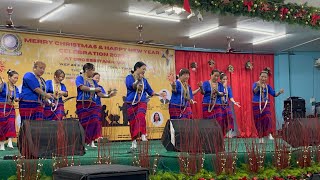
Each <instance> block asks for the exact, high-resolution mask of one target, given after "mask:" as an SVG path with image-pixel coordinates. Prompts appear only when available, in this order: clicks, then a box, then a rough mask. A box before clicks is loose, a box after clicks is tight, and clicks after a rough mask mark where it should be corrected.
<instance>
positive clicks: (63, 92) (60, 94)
mask: <svg viewBox="0 0 320 180" xmlns="http://www.w3.org/2000/svg"><path fill="white" fill-rule="evenodd" d="M65 94H66V92H65V91H59V92H58V95H59V97H61V96H64V95H65Z"/></svg>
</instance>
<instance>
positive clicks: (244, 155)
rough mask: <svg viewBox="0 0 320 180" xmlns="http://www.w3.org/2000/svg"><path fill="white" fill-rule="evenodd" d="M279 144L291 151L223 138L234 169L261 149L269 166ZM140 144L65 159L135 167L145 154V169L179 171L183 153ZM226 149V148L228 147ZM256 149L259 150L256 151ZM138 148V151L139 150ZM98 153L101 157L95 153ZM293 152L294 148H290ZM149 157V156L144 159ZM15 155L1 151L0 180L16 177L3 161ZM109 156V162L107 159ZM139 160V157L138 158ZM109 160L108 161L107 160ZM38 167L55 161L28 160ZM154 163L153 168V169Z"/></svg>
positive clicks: (207, 162) (207, 163)
mask: <svg viewBox="0 0 320 180" xmlns="http://www.w3.org/2000/svg"><path fill="white" fill-rule="evenodd" d="M276 142H277V144H278V145H279V144H280V143H281V147H287V148H290V146H289V145H288V144H287V143H286V142H284V141H283V140H281V139H277V140H267V139H266V140H265V143H263V144H260V143H259V142H258V139H253V138H241V139H240V138H233V139H225V147H226V149H229V150H231V151H234V150H236V152H237V153H236V154H237V160H236V164H237V166H240V165H241V164H243V163H247V162H248V151H251V150H250V149H255V150H262V151H263V152H265V162H264V164H270V163H272V162H273V156H274V152H275V147H276V146H275V144H276ZM139 145H140V153H139V151H138V152H134V153H132V152H128V151H129V149H130V146H131V142H128V141H126V142H107V143H101V146H99V147H98V148H91V147H88V146H87V147H86V148H87V151H86V154H85V155H84V156H75V157H73V162H72V160H71V159H72V157H69V158H68V164H69V165H70V164H71V163H73V164H74V165H91V164H97V163H99V158H98V157H99V156H100V157H101V158H100V162H102V163H105V162H106V161H109V160H111V163H112V164H123V165H136V164H137V163H138V161H139V156H140V155H141V154H144V156H143V159H141V160H143V161H148V162H149V163H147V164H148V166H149V167H148V168H150V169H152V168H155V167H156V171H171V172H180V167H181V166H180V165H179V156H180V157H181V156H182V155H183V154H184V155H186V153H180V152H168V151H167V150H166V149H165V148H164V146H163V145H162V144H161V141H160V140H150V141H148V142H147V143H143V144H141V143H139ZM227 147H229V148H227ZM256 148H258V149H256ZM138 149H139V148H138ZM98 150H100V154H99V153H98V152H99V151H98ZM292 151H293V152H294V149H292ZM145 154H148V156H145ZM8 155H9V156H14V155H19V151H18V148H17V147H16V145H15V147H14V149H13V150H6V151H0V171H1V173H0V179H7V178H9V177H10V176H13V175H16V162H15V161H14V160H12V159H11V160H4V156H8ZM202 155H204V156H203V157H204V163H203V167H204V169H206V170H213V163H212V155H211V154H202ZM108 157H110V159H109V158H108ZM140 157H142V156H140ZM294 157H295V155H294V153H292V160H294ZM107 159H108V160H107ZM32 161H33V163H34V164H35V165H37V164H38V163H41V164H43V167H42V168H41V174H45V175H47V176H51V175H52V170H53V166H54V164H55V162H54V161H56V162H57V160H52V159H40V160H29V162H32ZM155 164H156V166H155Z"/></svg>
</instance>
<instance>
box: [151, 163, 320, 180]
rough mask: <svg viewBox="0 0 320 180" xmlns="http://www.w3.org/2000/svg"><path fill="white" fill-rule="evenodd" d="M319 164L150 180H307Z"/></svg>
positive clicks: (163, 176) (158, 176)
mask: <svg viewBox="0 0 320 180" xmlns="http://www.w3.org/2000/svg"><path fill="white" fill-rule="evenodd" d="M319 165H320V164H313V165H312V166H311V167H306V168H299V167H296V168H293V167H292V168H288V169H283V170H278V169H276V168H275V167H267V168H264V169H261V170H260V171H259V172H258V173H257V174H252V173H251V172H249V170H248V168H247V167H246V165H243V166H242V167H241V168H240V169H237V171H236V173H235V174H221V175H219V176H217V175H216V174H215V173H213V172H209V171H206V170H203V169H202V170H200V172H198V173H197V174H195V175H194V176H187V175H185V174H181V173H180V174H178V173H172V172H158V173H157V174H156V175H152V176H150V180H211V179H215V180H227V179H228V180H239V179H240V180H249V179H250V180H251V179H252V180H260V179H261V180H265V179H274V180H284V179H293V180H294V179H301V178H308V176H310V175H311V174H313V173H319V172H320V166H319Z"/></svg>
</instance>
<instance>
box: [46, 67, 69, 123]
mask: <svg viewBox="0 0 320 180" xmlns="http://www.w3.org/2000/svg"><path fill="white" fill-rule="evenodd" d="M64 78H65V73H64V72H63V71H62V70H61V69H58V70H56V72H55V73H54V78H53V80H47V81H46V86H47V89H46V90H47V93H50V94H52V96H53V97H54V106H51V105H49V104H46V106H45V108H44V116H45V119H46V120H62V119H63V116H64V104H63V101H62V96H63V97H68V91H67V88H66V86H65V85H64V84H63V83H62V81H63V80H64Z"/></svg>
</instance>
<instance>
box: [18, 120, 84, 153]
mask: <svg viewBox="0 0 320 180" xmlns="http://www.w3.org/2000/svg"><path fill="white" fill-rule="evenodd" d="M84 146H85V135H84V130H83V128H82V126H81V124H80V123H79V121H77V120H74V119H68V120H62V121H35V120H24V121H23V123H22V125H21V127H20V131H19V137H18V147H19V151H20V153H21V155H22V156H25V157H26V158H27V159H29V158H40V157H45V158H51V157H52V156H71V155H72V156H73V155H80V156H82V155H84V154H85V147H84Z"/></svg>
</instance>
